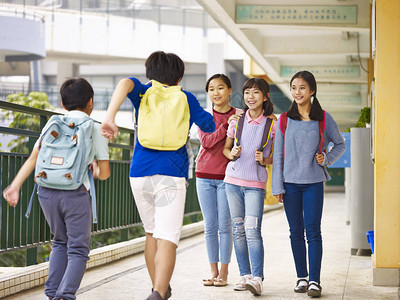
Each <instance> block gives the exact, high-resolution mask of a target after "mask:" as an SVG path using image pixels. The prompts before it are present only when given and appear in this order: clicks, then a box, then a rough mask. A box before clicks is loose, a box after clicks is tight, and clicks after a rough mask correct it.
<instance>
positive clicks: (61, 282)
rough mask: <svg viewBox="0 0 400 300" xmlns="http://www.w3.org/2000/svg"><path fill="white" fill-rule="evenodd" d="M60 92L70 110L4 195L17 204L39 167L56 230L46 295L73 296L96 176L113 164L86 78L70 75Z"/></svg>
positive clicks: (50, 126)
mask: <svg viewBox="0 0 400 300" xmlns="http://www.w3.org/2000/svg"><path fill="white" fill-rule="evenodd" d="M60 94H61V100H62V106H63V108H65V109H66V110H68V112H67V113H66V114H65V115H64V116H59V115H54V116H52V117H51V118H50V119H49V121H48V122H47V124H46V125H45V127H44V128H43V130H42V133H41V135H40V138H39V139H38V141H37V142H36V144H35V146H34V149H33V151H32V153H31V155H30V156H29V158H28V159H27V161H26V162H25V163H24V165H23V166H22V167H21V169H20V170H19V172H18V174H17V175H16V176H15V178H14V180H13V181H12V183H11V184H10V185H9V186H8V187H7V188H6V189H5V190H4V192H3V196H4V198H5V199H6V201H7V202H8V203H9V204H10V205H11V206H13V207H15V206H16V205H17V204H18V200H19V192H20V188H21V186H22V184H23V183H24V181H25V180H26V179H27V178H28V177H29V175H30V174H31V173H32V171H33V170H34V169H35V182H36V183H37V184H38V185H39V190H38V196H39V202H40V205H41V207H42V210H43V213H44V215H45V217H46V220H47V222H48V224H49V226H50V231H51V233H52V234H53V235H54V238H53V246H52V251H51V254H50V263H49V276H48V279H47V281H46V283H45V294H46V296H45V299H51V300H59V299H65V300H73V299H76V297H75V293H76V291H77V290H78V288H79V285H80V283H81V281H82V277H83V274H84V273H85V269H86V262H87V261H88V260H89V251H90V249H89V244H90V233H91V215H92V213H91V212H92V206H93V207H95V206H94V205H95V202H94V203H93V204H92V202H91V193H93V196H94V188H93V177H94V178H98V179H100V180H106V179H107V178H108V177H109V176H110V164H109V155H108V140H107V139H105V138H104V137H103V136H102V135H101V133H100V124H97V123H95V122H93V120H92V119H90V118H89V115H90V114H91V113H92V111H93V88H92V86H91V85H90V84H89V83H88V82H87V81H86V80H85V79H83V78H78V79H69V80H67V81H65V82H64V83H63V85H62V86H61V88H60ZM95 157H96V160H94V158H95ZM89 166H90V170H89ZM91 173H93V177H92V174H91ZM93 196H92V197H93ZM28 210H29V209H28ZM27 215H28V216H29V212H28V213H27ZM93 218H94V219H93V220H94V221H95V209H94V211H93Z"/></svg>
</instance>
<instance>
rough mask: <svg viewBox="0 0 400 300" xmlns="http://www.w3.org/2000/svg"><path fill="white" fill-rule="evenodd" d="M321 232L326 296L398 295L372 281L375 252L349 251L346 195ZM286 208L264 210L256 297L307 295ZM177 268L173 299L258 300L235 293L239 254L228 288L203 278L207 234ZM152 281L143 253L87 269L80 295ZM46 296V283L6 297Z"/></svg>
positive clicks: (145, 288) (108, 294)
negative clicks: (300, 289)
mask: <svg viewBox="0 0 400 300" xmlns="http://www.w3.org/2000/svg"><path fill="white" fill-rule="evenodd" d="M322 221H323V225H322V235H323V241H324V242H323V243H324V256H323V261H322V274H321V285H322V287H323V290H322V292H323V299H349V300H350V299H351V300H353V299H356V300H357V299H360V300H361V299H363V300H364V299H399V298H398V288H397V287H375V286H373V285H372V267H371V257H366V256H351V255H350V247H351V246H350V226H349V225H346V221H345V214H344V194H341V193H327V194H326V195H325V205H324V214H323V220H322ZM288 230H289V229H288V225H287V221H286V217H285V214H284V212H283V210H282V209H279V210H274V211H270V212H267V213H266V214H264V219H263V229H262V232H263V238H264V247H265V267H264V270H265V281H264V291H263V294H262V296H260V297H257V299H264V298H265V299H308V297H307V295H305V294H295V293H294V292H293V287H294V284H295V281H296V275H295V270H294V264H293V259H292V254H291V250H290V243H289V232H288ZM178 250H179V251H178V255H177V262H176V268H175V271H174V275H173V278H172V281H171V286H172V289H173V290H172V297H171V299H172V300H173V299H182V300H187V299H193V300H197V299H204V300H206V299H241V300H244V299H255V298H254V296H253V295H252V294H251V293H250V292H248V291H244V292H235V291H233V285H234V283H235V282H236V281H238V279H239V272H238V267H237V263H236V258H235V256H234V253H233V255H232V262H231V265H230V274H229V280H228V281H229V284H228V286H226V287H205V286H203V285H202V279H203V278H206V277H207V276H208V275H209V265H208V261H207V253H206V247H205V242H204V235H203V234H198V235H195V236H193V237H191V238H187V239H184V240H182V241H181V243H180V246H179V248H178ZM150 290H151V282H150V279H149V276H148V274H147V271H146V267H145V264H144V257H143V254H137V255H134V256H131V257H128V258H125V259H122V260H120V261H117V262H114V263H111V264H107V265H104V266H101V267H98V268H93V269H91V270H88V271H87V273H86V274H85V276H84V279H83V282H82V285H81V289H80V290H79V291H78V295H77V299H79V300H94V299H95V300H113V299H145V298H146V297H147V296H148V294H149V293H150ZM6 299H7V300H17V299H40V300H41V299H43V287H40V288H36V289H33V290H30V291H27V292H22V293H20V294H18V295H14V296H11V297H8V298H6Z"/></svg>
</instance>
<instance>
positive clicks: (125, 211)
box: [0, 101, 200, 265]
mask: <svg viewBox="0 0 400 300" xmlns="http://www.w3.org/2000/svg"><path fill="white" fill-rule="evenodd" d="M0 109H3V110H9V111H14V112H22V113H26V114H30V115H34V116H40V124H41V128H43V126H44V125H45V124H46V122H47V120H48V118H49V117H50V116H51V115H53V114H57V113H56V112H51V111H46V110H41V109H36V108H32V107H27V106H22V105H18V104H14V103H9V102H5V101H0ZM119 129H120V132H121V133H127V134H129V136H130V138H129V141H130V142H129V145H124V144H117V143H110V144H109V147H110V148H119V149H122V160H112V161H110V165H111V176H110V178H109V179H107V180H105V181H99V180H96V181H95V185H96V194H97V213H98V223H97V224H93V225H92V233H93V234H96V233H101V232H105V231H111V230H125V233H126V234H125V238H126V239H127V238H128V237H127V236H128V234H127V229H128V228H129V227H133V226H137V225H138V224H140V222H141V220H140V217H139V213H138V210H137V208H136V205H135V201H134V199H133V195H132V193H131V189H130V183H129V175H128V174H129V166H130V156H131V155H130V153H131V151H132V150H133V144H134V137H135V132H134V131H133V130H131V129H127V128H119ZM0 134H7V135H16V136H26V137H28V139H29V148H30V151H31V150H32V149H33V145H34V143H35V141H36V140H37V138H38V137H39V134H40V132H34V131H28V130H21V129H14V128H9V127H0ZM27 158H28V154H21V153H6V152H0V167H1V169H0V180H1V182H0V189H1V191H0V192H1V201H0V253H2V252H8V251H13V250H20V249H28V258H27V264H28V265H29V264H34V263H36V256H35V255H36V252H35V251H36V249H37V247H38V246H39V245H43V244H48V243H50V241H51V238H52V237H51V234H50V231H49V227H48V225H47V223H46V220H45V218H44V215H43V213H42V211H41V208H40V205H39V202H38V199H37V196H35V197H36V199H35V200H34V205H33V208H32V212H31V216H30V218H29V219H26V218H25V216H24V215H25V212H26V208H27V205H28V202H29V198H30V195H31V193H32V190H33V185H34V181H33V175H31V176H30V177H29V178H28V179H27V180H26V182H25V183H24V185H23V186H22V188H21V194H20V201H19V203H18V205H17V206H16V207H15V208H13V207H11V206H9V205H8V204H7V202H6V201H5V200H4V198H3V195H2V191H3V190H4V189H5V188H6V187H7V186H8V185H9V184H10V183H11V181H12V180H13V178H14V177H15V175H16V173H17V172H18V170H19V169H20V167H21V166H22V165H23V163H24V162H25V161H26V159H27ZM195 185H196V184H195V179H194V178H193V179H191V180H190V181H189V187H188V191H187V198H186V207H185V214H186V215H191V214H195V213H199V212H200V207H199V204H198V200H197V195H196V188H195ZM123 235H124V234H121V236H123ZM32 250H33V251H32ZM29 252H32V255H31V256H29ZM29 257H31V258H29Z"/></svg>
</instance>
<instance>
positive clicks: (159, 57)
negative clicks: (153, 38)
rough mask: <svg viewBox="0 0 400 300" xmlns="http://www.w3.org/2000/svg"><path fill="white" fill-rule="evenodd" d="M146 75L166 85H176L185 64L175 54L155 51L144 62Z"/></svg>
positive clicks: (181, 75)
mask: <svg viewBox="0 0 400 300" xmlns="http://www.w3.org/2000/svg"><path fill="white" fill-rule="evenodd" d="M144 65H145V67H146V77H147V78H148V79H150V80H151V79H155V80H157V81H158V82H160V83H164V84H167V85H176V84H177V82H178V81H179V79H181V78H182V77H183V73H184V72H185V64H184V63H183V61H182V59H180V58H179V56H177V55H176V54H173V53H165V52H163V51H156V52H153V53H152V54H150V56H149V57H148V58H147V59H146V62H145V64H144Z"/></svg>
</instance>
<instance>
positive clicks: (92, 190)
mask: <svg viewBox="0 0 400 300" xmlns="http://www.w3.org/2000/svg"><path fill="white" fill-rule="evenodd" d="M88 176H89V182H90V190H89V192H90V197H91V198H92V219H93V223H94V224H97V205H96V203H97V202H96V190H95V189H96V187H95V185H94V179H93V173H92V170H90V169H89V172H88ZM37 187H38V184H37V183H35V185H34V186H33V191H32V195H31V198H30V199H29V204H28V208H27V209H26V213H25V217H26V218H27V219H29V216H30V215H31V210H32V204H33V198H34V196H35V192H36V190H37Z"/></svg>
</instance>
